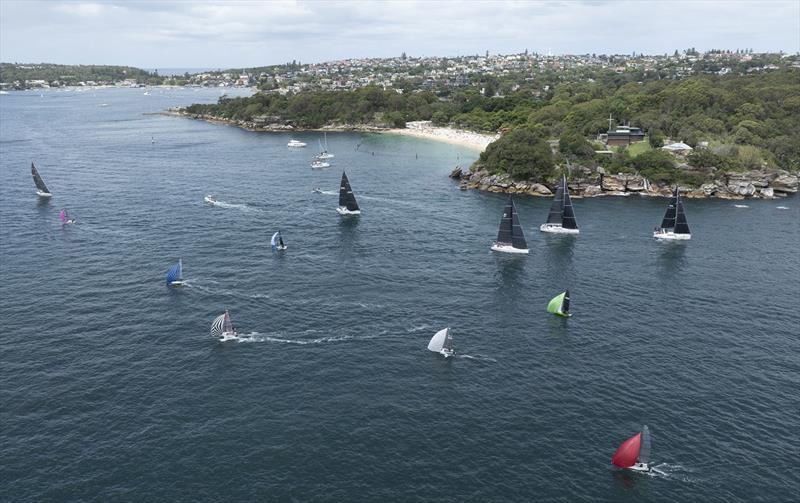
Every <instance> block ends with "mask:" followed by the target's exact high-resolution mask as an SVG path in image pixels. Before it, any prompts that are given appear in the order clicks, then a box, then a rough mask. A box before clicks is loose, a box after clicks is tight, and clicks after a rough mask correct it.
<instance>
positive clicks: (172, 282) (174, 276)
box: [167, 259, 186, 286]
mask: <svg viewBox="0 0 800 503" xmlns="http://www.w3.org/2000/svg"><path fill="white" fill-rule="evenodd" d="M185 284H186V282H184V281H183V260H182V259H178V263H177V264H175V265H174V266H172V267H170V268H169V271H167V286H184V285H185Z"/></svg>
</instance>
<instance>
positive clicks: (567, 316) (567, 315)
mask: <svg viewBox="0 0 800 503" xmlns="http://www.w3.org/2000/svg"><path fill="white" fill-rule="evenodd" d="M553 314H555V315H556V316H561V317H562V318H569V317H570V316H572V315H571V314H570V313H562V312H561V311H557V312H555V313H553Z"/></svg>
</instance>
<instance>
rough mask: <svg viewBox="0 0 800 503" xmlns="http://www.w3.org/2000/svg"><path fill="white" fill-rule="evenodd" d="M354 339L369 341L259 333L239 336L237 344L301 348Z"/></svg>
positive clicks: (342, 336) (337, 337) (347, 337)
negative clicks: (246, 343) (272, 344)
mask: <svg viewBox="0 0 800 503" xmlns="http://www.w3.org/2000/svg"><path fill="white" fill-rule="evenodd" d="M354 339H371V337H355V336H353V335H332V336H327V337H317V338H314V339H301V338H297V339H289V338H285V337H275V336H272V335H265V334H262V333H260V332H251V333H249V334H243V335H239V336H238V338H237V342H280V343H283V344H298V345H301V346H305V345H309V344H325V343H328V342H343V341H349V340H354Z"/></svg>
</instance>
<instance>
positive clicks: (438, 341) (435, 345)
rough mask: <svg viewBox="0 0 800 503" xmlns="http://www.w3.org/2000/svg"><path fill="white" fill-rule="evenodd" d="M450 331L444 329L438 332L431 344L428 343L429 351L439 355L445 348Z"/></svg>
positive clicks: (432, 338)
mask: <svg viewBox="0 0 800 503" xmlns="http://www.w3.org/2000/svg"><path fill="white" fill-rule="evenodd" d="M449 330H450V328H443V329H441V330H439V331H438V332H436V334H435V335H434V336H433V337H431V342H429V343H428V349H429V350H430V351H435V352H437V353H438V352H439V351H441V350H442V347H444V341H445V339H446V338H447V332H448V331H449Z"/></svg>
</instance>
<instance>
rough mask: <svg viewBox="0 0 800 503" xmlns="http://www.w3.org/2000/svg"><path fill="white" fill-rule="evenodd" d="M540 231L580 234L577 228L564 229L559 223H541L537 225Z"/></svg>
mask: <svg viewBox="0 0 800 503" xmlns="http://www.w3.org/2000/svg"><path fill="white" fill-rule="evenodd" d="M539 230H540V231H542V232H549V233H551V234H580V232H581V231H580V230H578V229H565V228H564V227H561V224H542V225H541V226H540V227H539Z"/></svg>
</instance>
